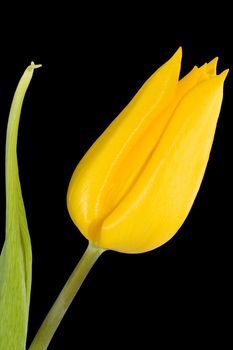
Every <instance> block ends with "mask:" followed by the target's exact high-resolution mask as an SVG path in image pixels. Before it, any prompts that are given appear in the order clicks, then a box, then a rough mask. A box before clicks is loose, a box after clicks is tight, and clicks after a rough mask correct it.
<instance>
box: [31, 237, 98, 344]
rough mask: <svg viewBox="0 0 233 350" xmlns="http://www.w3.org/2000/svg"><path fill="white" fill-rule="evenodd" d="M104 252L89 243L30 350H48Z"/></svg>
mask: <svg viewBox="0 0 233 350" xmlns="http://www.w3.org/2000/svg"><path fill="white" fill-rule="evenodd" d="M103 252H104V250H103V249H101V248H97V247H94V246H93V245H91V244H90V243H89V245H88V247H87V249H86V251H85V253H84V254H83V256H82V258H81V260H80V261H79V263H78V265H77V266H76V268H75V269H74V271H73V273H72V274H71V276H70V278H69V279H68V281H67V282H66V284H65V286H64V288H63V289H62V291H61V293H60V294H59V296H58V297H57V300H56V301H55V303H54V304H53V306H52V308H51V309H50V311H49V313H48V315H47V316H46V318H45V320H44V322H43V323H42V325H41V327H40V329H39V330H38V332H37V334H36V336H35V338H34V340H33V342H32V344H31V346H30V348H29V350H45V349H47V347H48V345H49V343H50V341H51V339H52V337H53V335H54V333H55V332H56V330H57V328H58V326H59V324H60V322H61V320H62V318H63V316H64V315H65V313H66V311H67V309H68V307H69V306H70V304H71V302H72V300H73V299H74V297H75V295H76V293H77V292H78V290H79V288H80V287H81V285H82V283H83V281H84V279H85V278H86V276H87V275H88V273H89V271H90V270H91V268H92V266H93V265H94V263H95V262H96V260H97V259H98V257H99V256H100V255H101V254H102V253H103Z"/></svg>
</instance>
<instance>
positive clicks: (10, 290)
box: [0, 63, 39, 350]
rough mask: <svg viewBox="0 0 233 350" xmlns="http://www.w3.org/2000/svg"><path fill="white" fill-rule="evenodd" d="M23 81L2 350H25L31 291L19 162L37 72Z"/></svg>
mask: <svg viewBox="0 0 233 350" xmlns="http://www.w3.org/2000/svg"><path fill="white" fill-rule="evenodd" d="M37 67H39V65H35V64H34V63H32V64H31V65H30V66H29V67H28V68H27V69H26V70H25V72H24V74H23V76H22V78H21V79H20V81H19V84H18V86H17V89H16V91H15V95H14V98H13V101H12V105H11V110H10V114H9V120H8V126H7V138H6V160H5V163H6V164H5V167H6V168H5V174H6V237H5V242H4V246H3V249H2V253H1V256H0V349H1V350H24V349H25V346H26V337H27V326H28V314H29V302H30V291H31V271H32V252H31V243H30V236H29V232H28V225H27V218H26V213H25V208H24V203H23V198H22V193H21V186H20V180H19V173H18V162H17V137H18V126H19V119H20V112H21V108H22V104H23V100H24V96H25V93H26V91H27V88H28V85H29V83H30V81H31V78H32V75H33V71H34V69H35V68H37Z"/></svg>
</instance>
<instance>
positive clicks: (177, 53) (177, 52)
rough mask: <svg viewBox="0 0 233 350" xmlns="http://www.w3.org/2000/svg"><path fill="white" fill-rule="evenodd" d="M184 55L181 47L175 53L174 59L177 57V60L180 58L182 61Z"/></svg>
mask: <svg viewBox="0 0 233 350" xmlns="http://www.w3.org/2000/svg"><path fill="white" fill-rule="evenodd" d="M182 54H183V50H182V47H181V46H180V47H179V48H178V49H177V50H176V52H175V54H174V55H173V57H177V58H179V59H180V60H181V58H182Z"/></svg>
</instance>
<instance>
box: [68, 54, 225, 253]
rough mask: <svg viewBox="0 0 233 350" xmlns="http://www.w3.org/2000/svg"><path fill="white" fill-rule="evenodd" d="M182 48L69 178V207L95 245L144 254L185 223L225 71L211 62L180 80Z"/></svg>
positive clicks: (210, 140)
mask: <svg viewBox="0 0 233 350" xmlns="http://www.w3.org/2000/svg"><path fill="white" fill-rule="evenodd" d="M181 58H182V50H181V48H180V49H178V51H177V52H176V53H175V54H174V56H173V57H172V58H171V59H170V60H169V61H168V62H166V63H165V64H164V65H163V66H161V67H160V68H159V69H158V70H157V71H156V72H155V73H154V74H153V75H152V76H151V77H150V78H149V79H148V81H147V82H146V83H145V84H144V85H143V86H142V88H141V89H140V90H139V91H138V93H137V94H136V95H135V97H134V98H133V99H132V101H131V102H130V103H129V104H128V105H127V106H126V108H125V109H124V110H123V111H122V112H121V113H120V115H119V116H118V117H117V118H116V119H115V120H114V121H113V122H112V123H111V124H110V126H109V127H108V128H107V129H106V130H105V131H104V133H103V134H102V135H101V136H100V137H99V138H98V139H97V141H96V142H95V143H94V144H93V145H92V147H91V148H90V149H89V150H88V152H87V153H86V154H85V156H84V157H83V159H82V160H81V161H80V163H79V164H78V166H77V167H76V169H75V171H74V173H73V176H72V178H71V181H70V184H69V188H68V194H67V206H68V210H69V213H70V216H71V218H72V220H73V222H74V223H75V224H76V226H77V227H78V228H79V230H80V231H81V232H82V234H83V235H84V236H85V237H86V238H87V239H88V240H89V241H90V242H91V243H92V244H93V245H95V246H97V247H101V248H103V249H112V250H116V251H120V252H126V253H142V252H145V251H149V250H152V249H154V248H156V247H159V246H161V245H162V244H164V243H165V242H167V241H168V240H169V239H170V238H171V237H172V236H173V235H174V234H175V233H176V232H177V231H178V229H179V228H180V226H181V225H182V224H183V222H184V220H185V219H186V217H187V215H188V213H189V211H190V209H191V207H192V204H193V202H194V199H195V197H196V195H197V192H198V190H199V188H200V185H201V181H202V179H203V176H204V172H205V169H206V166H207V162H208V159H209V155H210V150H211V146H212V143H213V138H214V133H215V129H216V124H217V120H218V116H219V112H220V108H221V103H222V98H223V83H224V80H225V78H226V75H227V70H226V71H224V72H223V73H222V74H220V75H217V74H216V65H217V59H214V60H213V61H211V62H210V63H208V64H205V65H203V66H202V67H200V68H197V67H194V69H193V70H192V71H191V72H190V73H189V74H187V75H186V76H185V77H184V78H183V79H181V80H179V74H180V66H181Z"/></svg>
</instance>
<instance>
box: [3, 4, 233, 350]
mask: <svg viewBox="0 0 233 350" xmlns="http://www.w3.org/2000/svg"><path fill="white" fill-rule="evenodd" d="M135 6H136V5H135V4H134V5H133V7H132V8H130V10H127V9H126V8H124V7H120V6H119V5H118V6H116V5H113V4H112V5H111V7H110V6H109V7H106V6H103V7H100V6H97V7H96V8H94V7H93V5H91V4H90V5H87V9H83V8H80V7H79V8H76V9H75V8H72V7H71V6H70V5H68V3H67V4H66V5H65V6H63V7H59V5H58V4H57V5H56V6H55V7H54V8H53V9H52V10H50V9H48V8H47V7H46V6H45V5H41V6H38V7H36V6H35V7H34V8H33V7H32V8H31V9H29V12H30V14H29V15H26V14H25V13H24V15H23V16H21V15H18V14H17V9H15V10H14V16H15V18H12V17H11V15H10V12H9V13H7V14H6V16H8V17H7V18H9V21H8V23H7V25H5V26H4V28H3V31H2V32H1V33H2V36H1V57H0V164H1V167H0V180H1V181H0V194H1V197H0V220H1V221H0V229H1V230H0V243H1V245H2V243H3V240H4V211H5V200H4V145H5V132H6V125H7V118H8V112H9V108H10V103H11V100H12V96H13V93H14V90H15V88H16V85H17V83H18V80H19V78H20V77H21V74H22V73H23V70H24V69H25V68H26V66H27V65H28V64H29V63H30V62H31V61H32V60H33V61H35V63H42V64H43V67H42V68H40V69H39V70H37V71H35V73H34V76H33V80H32V82H31V84H30V87H29V90H28V92H27V95H26V98H25V102H24V106H23V110H22V116H21V121H20V130H19V142H18V157H19V168H20V178H21V185H22V191H23V196H24V201H25V206H26V211H27V217H28V224H29V229H30V234H31V240H32V249H33V284H32V298H31V309H30V320H29V333H28V343H30V341H31V340H32V338H33V336H34V334H35V332H36V330H37V329H38V327H39V325H40V324H41V322H42V320H43V319H44V317H45V315H46V313H47V312H48V310H49V308H50V306H51V305H52V303H53V301H54V300H55V298H56V296H57V295H58V293H59V291H60V290H61V288H62V286H63V285H64V283H65V281H66V280H67V278H68V276H69V275H70V273H71V271H72V270H73V269H74V267H75V265H76V263H77V262H78V260H79V259H80V257H81V255H82V253H83V252H84V250H85V247H86V245H87V241H86V240H85V238H84V237H83V236H82V235H81V234H80V233H79V232H78V230H77V229H76V227H75V226H74V225H73V223H72V222H71V219H70V217H69V214H68V212H67V209H66V191H67V187H68V183H69V180H70V177H71V175H72V172H73V170H74V168H75V166H76V165H77V163H78V161H79V160H80V159H81V157H82V156H83V155H84V153H85V152H86V151H87V149H88V148H89V147H90V145H91V144H92V143H93V142H94V141H95V139H96V138H97V137H98V136H99V135H100V134H101V132H102V131H103V130H104V129H105V127H106V126H107V125H108V124H109V123H110V122H111V121H112V120H113V118H114V117H116V116H117V114H118V113H119V112H120V111H121V110H122V108H123V107H124V106H125V105H126V104H127V103H128V102H129V100H130V99H131V98H132V97H133V95H134V94H135V93H136V91H137V90H138V89H139V88H140V86H141V85H142V84H143V82H144V81H145V80H146V79H147V78H148V77H149V76H150V75H151V74H152V73H153V72H154V71H155V70H156V69H157V68H158V67H159V66H160V65H161V64H163V63H164V62H165V61H166V60H167V59H169V58H170V56H171V55H172V54H173V53H174V52H175V51H176V49H177V48H178V47H179V46H182V47H183V64H182V73H181V75H182V76H183V75H184V74H186V73H187V72H188V71H189V70H190V69H191V68H192V67H193V66H194V65H201V64H203V63H205V62H206V61H209V60H211V59H212V58H214V57H215V56H219V58H220V59H219V72H220V71H222V70H223V69H226V68H230V69H232V62H233V54H232V45H233V44H232V43H233V40H232V36H233V35H232V28H231V21H230V19H228V18H227V9H224V7H223V8H222V13H221V11H220V9H215V12H214V13H213V14H211V13H210V12H209V11H207V12H206V13H203V8H202V7H201V6H200V7H199V5H197V4H196V8H195V11H196V12H194V9H193V8H192V9H188V8H184V7H179V8H178V7H177V8H176V9H175V10H176V12H173V9H171V8H170V7H169V6H168V8H166V7H165V8H163V9H159V8H157V7H156V9H154V8H153V7H149V6H145V7H139V6H138V7H137V8H136V7H135ZM21 10H22V9H21ZM25 11H26V9H25ZM27 11H28V8H27ZM183 11H184V12H183ZM1 15H2V18H4V13H2V14H1ZM191 15H192V16H191ZM221 20H223V23H222V24H221V23H220V21H221ZM232 111H233V106H232V73H231V72H230V74H229V76H228V78H227V81H226V84H225V94H224V101H223V107H222V111H221V116H220V119H219V124H218V128H217V132H216V137H215V142H214V145H213V149H212V152H211V158H210V161H209V164H208V168H207V171H206V175H205V178H204V180H203V184H202V187H201V190H200V192H199V194H198V196H197V199H196V201H195V204H194V206H193V208H192V211H191V213H190V215H189V216H188V218H187V220H186V221H185V223H184V225H183V226H182V228H181V229H180V230H179V232H178V233H177V234H176V235H175V236H174V238H173V239H172V240H170V241H169V242H168V243H167V244H165V245H164V246H162V247H161V248H159V249H157V250H155V251H152V252H148V253H145V254H139V255H127V254H120V253H116V252H112V251H109V252H106V253H104V255H103V256H102V257H101V258H100V260H99V261H98V262H97V263H96V265H95V266H94V268H93V270H92V271H91V273H90V275H89V276H88V277H87V280H86V281H85V283H84V284H83V286H82V288H81V290H80V292H79V294H78V296H77V297H76V298H75V300H74V302H73V303H72V306H71V307H70V309H69V310H68V312H67V314H66V316H65V317H64V320H63V321H62V324H61V325H60V327H59V329H58V331H57V333H56V334H55V337H54V338H53V340H52V342H51V345H50V346H49V349H51V350H53V349H58V350H59V349H84V348H86V347H87V346H88V347H90V348H91V347H93V346H98V347H103V348H106V349H109V348H112V347H114V346H115V347H116V348H133V347H135V346H138V347H139V348H143V349H149V348H151V347H152V348H156V349H166V348H168V347H171V346H173V347H178V348H184V349H188V348H190V344H191V345H192V346H194V347H196V348H200V347H206V348H208V347H212V346H213V345H217V347H218V348H221V349H224V348H226V346H225V345H224V344H227V343H228V339H229V338H228V337H229V333H228V332H229V328H228V327H229V326H228V322H227V317H228V313H230V307H231V306H230V304H231V303H230V297H229V296H230V275H229V274H230V262H231V244H230V243H231V234H232V233H231V231H232V229H231V226H230V223H231V221H230V220H231V214H230V213H231V204H229V203H231V192H232V185H231V181H230V179H231V159H232V135H231V134H232V132H231V126H232ZM229 200H230V202H229Z"/></svg>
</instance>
